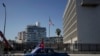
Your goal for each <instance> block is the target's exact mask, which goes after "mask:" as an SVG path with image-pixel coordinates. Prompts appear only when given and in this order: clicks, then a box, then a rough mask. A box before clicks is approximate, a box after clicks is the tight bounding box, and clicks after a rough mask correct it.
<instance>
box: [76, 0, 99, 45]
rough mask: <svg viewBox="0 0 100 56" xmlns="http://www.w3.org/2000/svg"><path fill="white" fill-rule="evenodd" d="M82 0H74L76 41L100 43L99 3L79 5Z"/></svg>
mask: <svg viewBox="0 0 100 56" xmlns="http://www.w3.org/2000/svg"><path fill="white" fill-rule="evenodd" d="M81 2H82V0H76V5H77V6H76V11H77V17H78V19H77V20H78V21H77V24H78V25H77V26H78V42H79V43H92V44H93V43H94V44H95V43H100V5H99V6H97V7H91V6H85V7H82V6H81Z"/></svg>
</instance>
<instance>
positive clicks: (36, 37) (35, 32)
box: [26, 22, 46, 43]
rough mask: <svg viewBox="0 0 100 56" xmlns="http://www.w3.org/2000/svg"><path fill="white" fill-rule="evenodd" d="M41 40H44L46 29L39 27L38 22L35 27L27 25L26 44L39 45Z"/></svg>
mask: <svg viewBox="0 0 100 56" xmlns="http://www.w3.org/2000/svg"><path fill="white" fill-rule="evenodd" d="M42 38H46V28H45V27H40V24H39V22H37V23H36V25H28V26H27V28H26V42H36V43H39V42H40V41H41V39H42Z"/></svg>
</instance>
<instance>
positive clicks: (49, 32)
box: [49, 16, 50, 37]
mask: <svg viewBox="0 0 100 56" xmlns="http://www.w3.org/2000/svg"><path fill="white" fill-rule="evenodd" d="M49 37H50V16H49Z"/></svg>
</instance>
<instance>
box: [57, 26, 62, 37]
mask: <svg viewBox="0 0 100 56" xmlns="http://www.w3.org/2000/svg"><path fill="white" fill-rule="evenodd" d="M60 33H61V30H60V29H59V28H57V29H56V34H57V35H58V36H59V35H60Z"/></svg>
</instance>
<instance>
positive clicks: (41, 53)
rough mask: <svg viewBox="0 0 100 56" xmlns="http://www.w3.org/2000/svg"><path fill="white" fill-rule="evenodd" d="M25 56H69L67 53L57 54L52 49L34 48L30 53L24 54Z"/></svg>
mask: <svg viewBox="0 0 100 56" xmlns="http://www.w3.org/2000/svg"><path fill="white" fill-rule="evenodd" d="M25 56H69V55H68V54H67V53H57V52H55V51H54V50H53V49H52V48H40V47H37V48H35V49H34V50H33V51H32V52H31V53H26V54H25Z"/></svg>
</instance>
